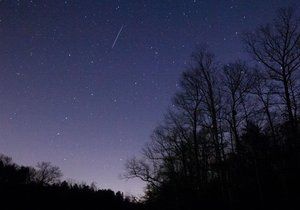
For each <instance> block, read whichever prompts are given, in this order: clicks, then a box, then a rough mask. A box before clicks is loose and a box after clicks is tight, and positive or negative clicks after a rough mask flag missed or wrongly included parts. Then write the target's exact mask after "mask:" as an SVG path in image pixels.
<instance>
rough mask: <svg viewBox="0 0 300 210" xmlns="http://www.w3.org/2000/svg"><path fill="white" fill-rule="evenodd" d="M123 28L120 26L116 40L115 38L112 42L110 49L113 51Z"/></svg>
mask: <svg viewBox="0 0 300 210" xmlns="http://www.w3.org/2000/svg"><path fill="white" fill-rule="evenodd" d="M123 28H124V25H122V26H121V28H120V30H119V32H118V34H117V36H116V38H115V40H114V43H113V44H112V46H111V49H113V48H114V46H115V45H116V42H117V41H118V38H119V36H120V34H121V32H122V30H123Z"/></svg>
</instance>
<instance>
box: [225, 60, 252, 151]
mask: <svg viewBox="0 0 300 210" xmlns="http://www.w3.org/2000/svg"><path fill="white" fill-rule="evenodd" d="M223 75H224V80H223V85H224V89H223V95H224V96H225V104H224V108H225V109H227V110H226V111H225V112H226V114H225V117H226V120H227V121H228V123H229V127H230V131H231V136H232V137H233V143H232V150H233V151H236V152H238V147H239V144H240V143H239V141H240V140H239V136H240V134H239V127H241V123H242V122H245V121H246V122H247V121H248V117H249V114H250V113H249V111H250V110H249V109H247V107H246V103H247V99H248V98H247V97H248V96H249V92H250V90H251V89H252V87H253V84H254V81H253V77H252V75H251V74H250V72H249V68H248V67H247V65H246V64H245V63H244V62H242V61H236V62H235V63H229V64H227V65H225V66H224V67H223ZM233 147H235V148H233Z"/></svg>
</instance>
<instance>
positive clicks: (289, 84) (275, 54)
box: [244, 8, 300, 130]
mask: <svg viewBox="0 0 300 210" xmlns="http://www.w3.org/2000/svg"><path fill="white" fill-rule="evenodd" d="M244 41H245V43H246V46H247V49H248V51H249V52H250V53H251V54H252V55H253V57H254V59H255V60H256V61H258V62H259V63H261V64H262V65H263V66H264V68H265V70H266V72H267V73H268V76H269V78H270V79H272V80H273V81H274V83H276V84H277V85H278V86H279V88H280V90H282V91H281V92H280V96H281V97H282V99H283V102H284V104H285V107H286V112H285V114H286V116H287V119H288V121H289V122H290V125H291V127H292V128H293V129H294V130H295V129H296V128H297V117H296V116H297V104H296V95H297V94H298V93H297V91H298V90H296V86H297V84H296V83H297V82H299V80H297V79H296V77H297V76H298V75H297V74H298V73H299V67H300V30H299V21H298V19H297V18H296V17H295V12H294V10H293V9H291V8H289V9H280V10H279V11H278V15H277V17H276V19H275V20H274V22H273V24H269V25H266V26H262V27H260V28H259V29H258V30H257V31H255V32H254V33H248V34H246V36H245V38H244Z"/></svg>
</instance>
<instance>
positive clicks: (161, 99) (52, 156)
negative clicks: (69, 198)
mask: <svg viewBox="0 0 300 210" xmlns="http://www.w3.org/2000/svg"><path fill="white" fill-rule="evenodd" d="M270 5H271V6H270ZM287 6H291V7H293V8H294V9H295V10H296V11H298V10H299V6H300V3H299V1H296V0H288V1H285V0H273V1H271V0H268V1H258V0H253V1H233V0H232V1H225V0H224V1H217V0H213V1H207V2H206V1H196V0H185V1H181V0H174V1H167V0H165V1H158V0H157V1H150V0H145V1H130V2H128V1H123V0H116V1H113V2H112V1H109V0H107V1H101V2H100V1H96V0H90V1H76V0H74V1H71V0H69V1H59V0H53V1H34V0H33V1H0V36H1V37H0V38H1V39H0V40H1V41H0V42H1V45H0V46H1V53H0V63H1V66H0V153H3V154H5V155H8V156H11V157H12V158H13V160H14V161H15V162H16V163H18V164H21V165H29V166H35V165H36V163H37V162H40V161H49V162H51V163H53V164H54V165H57V166H59V168H60V169H61V170H62V172H63V174H64V178H66V179H68V178H70V179H75V180H78V181H85V182H87V183H88V184H90V183H91V182H96V183H97V186H98V187H99V188H103V189H108V188H109V189H112V190H115V191H119V190H120V191H122V192H124V193H125V194H133V195H136V196H138V195H141V194H143V191H144V189H143V187H144V186H145V184H144V183H143V182H141V181H138V180H137V179H133V180H129V181H126V180H125V179H120V175H123V174H124V172H125V166H124V165H125V162H126V160H127V159H130V158H131V157H133V156H137V157H138V156H139V155H140V151H141V149H142V148H143V146H144V145H145V144H146V143H147V142H148V141H149V140H150V135H151V133H152V131H153V129H154V128H155V126H156V125H157V124H158V123H159V122H161V121H162V120H163V115H164V114H165V112H166V110H167V109H168V107H170V106H172V101H171V98H172V97H173V95H174V93H175V92H176V91H177V90H178V89H179V78H180V76H181V74H182V72H183V71H184V70H185V69H186V68H187V67H188V65H189V61H190V55H191V53H192V52H193V50H194V49H195V48H196V46H197V45H199V44H205V45H208V46H209V49H210V50H211V51H212V52H213V53H215V55H216V58H217V60H218V61H219V62H222V64H225V63H227V62H229V61H234V60H236V59H237V58H240V59H244V60H246V61H247V62H252V61H251V59H250V56H249V55H248V54H247V53H246V52H245V47H244V46H243V44H242V42H241V35H242V34H243V33H244V32H245V31H252V30H254V29H255V28H257V27H258V26H259V25H261V24H265V23H268V22H271V21H272V19H273V18H274V16H275V13H276V9H278V8H281V7H287Z"/></svg>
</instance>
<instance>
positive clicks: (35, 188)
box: [0, 155, 141, 210]
mask: <svg viewBox="0 0 300 210" xmlns="http://www.w3.org/2000/svg"><path fill="white" fill-rule="evenodd" d="M38 166H43V167H40V168H39V169H38V170H35V169H34V168H30V167H24V166H18V165H16V164H14V163H13V162H12V161H11V158H9V157H6V156H4V155H1V156H0V209H3V210H13V209H24V210H27V209H28V210H35V209H36V210H37V209H64V210H67V209H109V210H110V209H111V210H134V209H141V208H140V207H139V204H137V203H135V202H133V201H131V200H130V199H129V198H124V196H123V194H122V193H121V192H117V193H114V192H113V191H111V190H97V189H95V188H94V187H92V186H88V185H85V184H70V183H68V182H66V181H63V182H60V181H59V180H58V179H57V178H58V177H59V176H60V175H61V174H60V173H61V172H60V171H59V169H58V168H57V167H55V166H51V164H49V163H40V164H38ZM41 168H42V169H43V172H44V173H43V175H44V176H43V182H41V179H40V177H41V173H40V172H41V171H40V170H41ZM51 172H52V173H51ZM57 175H58V176H57ZM54 178H55V179H54ZM54 180H55V182H54Z"/></svg>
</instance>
